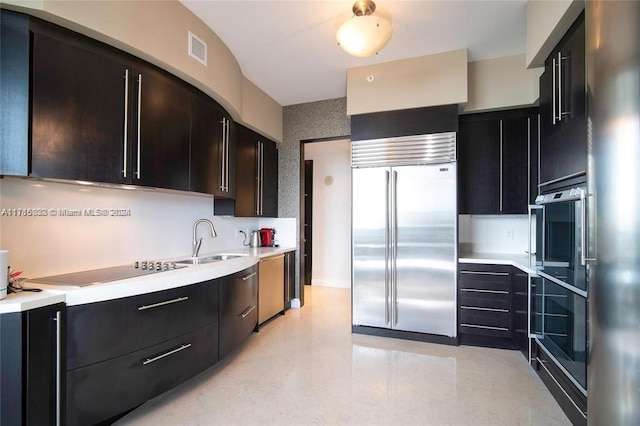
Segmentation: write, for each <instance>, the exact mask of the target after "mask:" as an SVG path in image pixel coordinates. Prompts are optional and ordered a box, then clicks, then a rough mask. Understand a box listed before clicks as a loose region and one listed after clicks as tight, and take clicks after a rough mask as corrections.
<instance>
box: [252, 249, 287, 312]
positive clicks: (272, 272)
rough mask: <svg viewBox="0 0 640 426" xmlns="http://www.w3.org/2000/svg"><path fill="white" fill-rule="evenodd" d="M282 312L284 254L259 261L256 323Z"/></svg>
mask: <svg viewBox="0 0 640 426" xmlns="http://www.w3.org/2000/svg"><path fill="white" fill-rule="evenodd" d="M280 312H284V254H281V255H276V256H270V257H265V258H264V259H260V266H259V281H258V323H259V324H262V323H263V322H265V321H266V320H268V319H270V318H271V317H273V316H274V315H276V314H279V313H280Z"/></svg>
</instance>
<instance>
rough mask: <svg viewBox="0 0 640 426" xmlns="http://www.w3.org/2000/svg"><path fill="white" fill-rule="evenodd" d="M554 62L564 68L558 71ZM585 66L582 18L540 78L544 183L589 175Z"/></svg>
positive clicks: (552, 54) (572, 28)
mask: <svg viewBox="0 0 640 426" xmlns="http://www.w3.org/2000/svg"><path fill="white" fill-rule="evenodd" d="M554 63H555V64H558V63H559V64H560V65H559V66H558V65H556V66H555V68H554ZM585 66H586V65H585V26H584V15H580V17H579V18H578V19H577V20H576V22H575V23H574V24H573V25H572V27H571V28H570V29H569V31H568V32H567V34H566V35H565V36H564V38H563V39H562V40H561V41H560V43H559V44H558V46H556V49H554V51H553V52H552V53H551V55H550V56H549V57H548V58H547V60H546V61H545V72H544V74H543V75H542V77H541V78H540V97H541V98H540V108H541V129H540V130H541V135H540V136H541V141H540V180H541V182H542V183H546V182H550V181H557V180H561V179H564V178H569V177H571V176H575V175H579V174H582V173H586V169H587V140H586V138H587V126H586V93H585V90H586V89H585V88H586V77H585ZM554 69H555V72H554ZM554 76H555V84H554ZM554 89H555V92H554ZM549 94H550V95H549ZM549 96H550V97H551V99H549V98H548V97H549ZM554 107H555V112H556V120H555V124H554V123H553V121H554V120H553V111H554Z"/></svg>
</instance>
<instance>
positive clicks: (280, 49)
mask: <svg viewBox="0 0 640 426" xmlns="http://www.w3.org/2000/svg"><path fill="white" fill-rule="evenodd" d="M180 1H181V3H183V4H184V5H185V6H186V7H187V8H189V9H190V10H191V11H192V12H193V13H195V14H196V15H197V16H199V17H200V19H202V20H203V21H204V22H205V23H206V24H207V25H208V26H209V27H210V28H211V29H212V30H213V32H215V33H216V34H217V35H218V36H219V37H220V38H221V39H222V40H223V41H224V42H225V44H226V45H227V46H228V47H229V49H231V51H232V52H233V54H234V55H235V57H236V59H237V60H238V62H239V64H240V67H241V68H242V73H243V74H244V76H245V77H246V78H248V79H249V80H251V81H252V82H253V83H254V84H256V85H257V86H258V87H260V88H261V89H262V90H263V91H265V92H266V93H267V94H268V95H269V96H271V97H272V98H273V99H275V100H276V101H277V102H278V103H279V104H281V105H283V106H287V105H294V104H299V103H305V102H313V101H318V100H324V99H332V98H340V97H344V96H346V70H347V69H348V68H353V67H359V66H363V65H371V64H377V63H383V62H389V61H394V60H398V59H405V58H411V57H416V56H424V55H431V54H435V53H442V52H448V51H451V50H457V49H462V48H467V49H468V53H469V60H470V61H475V60H479V59H488V58H496V57H501V56H509V55H515V54H518V53H523V52H524V50H525V32H526V3H527V2H526V0H501V1H487V0H438V1H436V0H423V1H398V0H376V6H377V10H376V12H375V14H376V15H378V14H382V15H385V16H390V18H391V22H392V25H393V36H392V38H391V41H390V42H389V44H388V45H387V46H386V47H385V48H384V49H383V50H382V51H380V53H378V54H377V55H374V56H373V57H369V58H356V57H352V56H349V55H348V54H346V53H345V52H343V51H342V49H340V47H339V46H338V45H337V43H336V39H335V32H336V29H337V28H338V26H339V25H340V24H341V23H342V22H344V21H345V20H346V19H348V18H349V17H350V16H351V7H352V5H353V3H354V1H355V0H333V1H314V0H297V1H291V0H289V1H275V0H257V1H245V0H231V1H229V0H227V1H218V0H208V1H207V0H180Z"/></svg>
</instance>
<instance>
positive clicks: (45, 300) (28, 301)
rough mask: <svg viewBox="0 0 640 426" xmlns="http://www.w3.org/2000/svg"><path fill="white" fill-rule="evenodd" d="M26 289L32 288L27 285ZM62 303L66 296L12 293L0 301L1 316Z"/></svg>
mask: <svg viewBox="0 0 640 426" xmlns="http://www.w3.org/2000/svg"><path fill="white" fill-rule="evenodd" d="M26 287H32V286H31V285H27V286H26ZM60 302H64V294H55V293H51V292H48V291H41V292H39V293H34V292H31V291H24V292H20V293H10V294H8V295H7V297H6V298H4V299H2V300H0V314H7V313H11V312H22V311H28V310H30V309H36V308H41V307H43V306H49V305H53V304H56V303H60Z"/></svg>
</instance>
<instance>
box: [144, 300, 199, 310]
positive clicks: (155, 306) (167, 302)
mask: <svg viewBox="0 0 640 426" xmlns="http://www.w3.org/2000/svg"><path fill="white" fill-rule="evenodd" d="M185 300H189V298H188V297H178V298H177V299H171V300H166V301H164V302H159V303H154V304H153V305H144V306H140V307H139V308H138V310H139V311H144V310H147V309H152V308H157V307H158V306H164V305H170V304H172V303H178V302H184V301H185Z"/></svg>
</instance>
